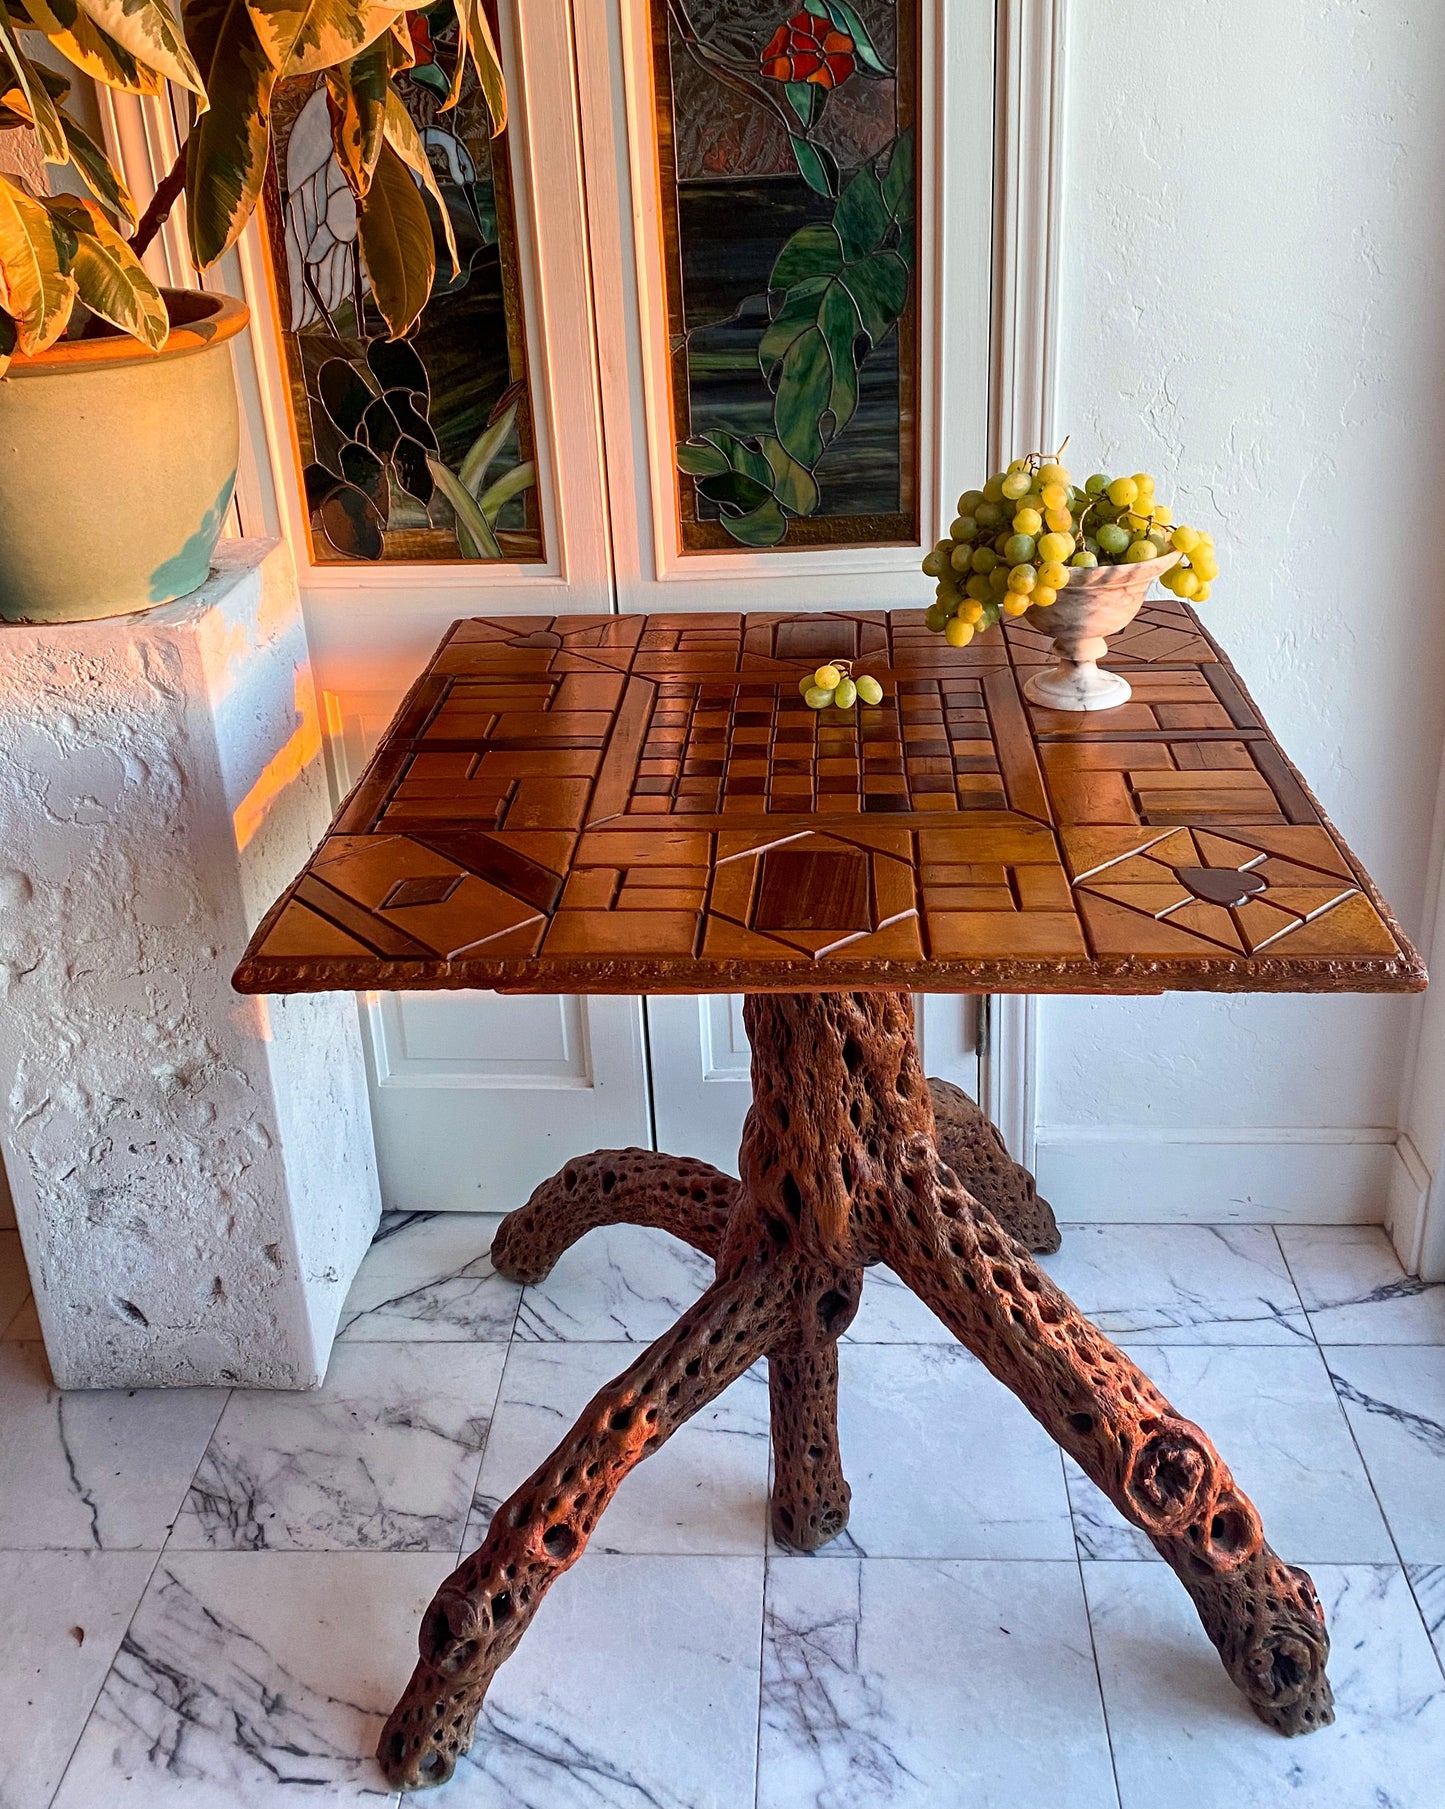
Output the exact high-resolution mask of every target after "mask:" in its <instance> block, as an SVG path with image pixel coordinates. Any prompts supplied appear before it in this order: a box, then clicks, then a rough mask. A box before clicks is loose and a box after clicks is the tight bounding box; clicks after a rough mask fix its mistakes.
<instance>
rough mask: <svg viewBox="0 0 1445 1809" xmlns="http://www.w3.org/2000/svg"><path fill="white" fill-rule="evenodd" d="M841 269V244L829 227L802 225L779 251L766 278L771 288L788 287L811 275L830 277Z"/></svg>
mask: <svg viewBox="0 0 1445 1809" xmlns="http://www.w3.org/2000/svg"><path fill="white" fill-rule="evenodd" d="M842 268H843V246H842V243H841V241H840V240H839V238H838V234H837V233H836V232H835V231H834V229H833V228H832V227H831V226H828V225H822V226H804V227H802V228H800V229H799V230H798V231H797V232H795V233H794V234H793V236H792V238H791V239H789V240H788V242H787V244H786V245H784V247H783V249H782V250H781V251H780V252H779V253H778V261H777V262H776V263H775V264H774V265H773V270H772V274H771V276H769V278H768V287H769V288H770V289H791V288H792V286H793V284H794V283H800V282H803V281H805V280H806V279H807V278H808V277H810V276H833V275H835V274H836V273H837V272H838V271H839V270H841V269H842Z"/></svg>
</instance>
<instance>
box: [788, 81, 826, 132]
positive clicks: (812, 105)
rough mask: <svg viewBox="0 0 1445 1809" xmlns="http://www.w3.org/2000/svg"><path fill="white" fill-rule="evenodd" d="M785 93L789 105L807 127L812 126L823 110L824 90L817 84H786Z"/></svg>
mask: <svg viewBox="0 0 1445 1809" xmlns="http://www.w3.org/2000/svg"><path fill="white" fill-rule="evenodd" d="M783 93H784V94H785V95H786V96H787V98H788V105H789V106H790V107H791V108H792V109H793V111H794V113H796V114H797V116H798V118H799V119H800V120H802V122H803V124H804V125H805V126H811V125H812V124H813V122H814V120H816V119H817V117H818V115H819V113H820V112H821V111H822V109H823V90H822V89H821V88H820V87H819V86H818V84H817V83H816V82H784V83H783Z"/></svg>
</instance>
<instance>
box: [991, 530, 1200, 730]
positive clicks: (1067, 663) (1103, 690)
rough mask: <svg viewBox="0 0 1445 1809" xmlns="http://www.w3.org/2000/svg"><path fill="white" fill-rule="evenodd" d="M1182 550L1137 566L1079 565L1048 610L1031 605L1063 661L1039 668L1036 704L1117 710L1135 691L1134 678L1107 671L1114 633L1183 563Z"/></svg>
mask: <svg viewBox="0 0 1445 1809" xmlns="http://www.w3.org/2000/svg"><path fill="white" fill-rule="evenodd" d="M1179 558H1180V555H1179V554H1178V553H1177V552H1168V553H1164V554H1162V555H1161V556H1160V557H1159V558H1158V559H1142V560H1140V561H1139V562H1138V563H1137V564H1135V565H1096V566H1092V567H1090V568H1088V569H1078V568H1075V569H1074V570H1071V571H1070V573H1069V582H1068V586H1067V588H1066V589H1064V590H1061V591H1060V592H1059V593H1058V595H1057V596H1056V597H1055V599H1054V601H1053V602H1052V603H1051V604H1049V606H1048V608H1047V609H1031V610H1030V611H1029V613H1028V620H1029V622H1030V623H1031V624H1032V626H1033V627H1035V628H1037V629H1038V630H1039V632H1040V633H1041V634H1049V635H1052V636H1053V639H1054V652H1055V653H1056V654H1057V655H1058V663H1057V664H1056V665H1053V666H1050V667H1049V668H1048V670H1047V671H1044V672H1036V673H1035V674H1034V676H1033V677H1032V678H1031V679H1029V680H1028V682H1027V683H1026V684H1025V686H1024V691H1025V693H1026V694H1027V695H1028V696H1029V697H1031V698H1032V699H1033V701H1034V702H1035V703H1038V704H1045V705H1047V706H1048V708H1049V709H1051V710H1112V709H1115V708H1117V706H1118V705H1119V704H1121V703H1127V702H1128V701H1129V698H1130V697H1131V696H1132V692H1131V690H1130V687H1129V681H1128V679H1126V678H1123V677H1121V676H1120V674H1119V673H1117V672H1103V671H1101V670H1100V669H1099V661H1100V660H1101V659H1103V657H1104V655H1105V654H1106V653H1107V652H1108V651H1109V638H1108V637H1109V636H1110V635H1111V634H1118V632H1119V630H1120V629H1121V628H1127V627H1128V626H1129V624H1130V623H1131V622H1132V621H1133V620H1134V618H1135V616H1137V615H1138V613H1139V611H1140V608H1141V607H1142V606H1143V602H1144V598H1145V595H1146V594H1147V592H1148V589H1149V586H1150V585H1151V584H1152V583H1153V582H1154V580H1155V579H1156V578H1158V577H1160V576H1161V575H1162V574H1163V573H1164V572H1167V571H1168V570H1169V568H1170V566H1172V565H1176V564H1178V562H1179Z"/></svg>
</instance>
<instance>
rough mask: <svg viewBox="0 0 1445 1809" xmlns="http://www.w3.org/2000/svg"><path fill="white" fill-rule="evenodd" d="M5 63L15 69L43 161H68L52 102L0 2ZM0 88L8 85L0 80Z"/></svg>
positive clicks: (0, 54)
mask: <svg viewBox="0 0 1445 1809" xmlns="http://www.w3.org/2000/svg"><path fill="white" fill-rule="evenodd" d="M5 63H9V65H10V67H11V68H12V69H13V70H14V71H15V80H16V82H17V83H18V84H19V95H20V98H21V99H22V100H23V102H24V105H25V107H26V109H27V111H28V113H29V116H30V121H31V124H32V125H33V126H34V127H35V136H36V137H37V138H38V139H39V140H40V150H41V154H42V155H43V157H44V158H45V161H46V162H47V163H68V162H69V160H70V152H69V151H68V150H67V149H66V144H65V128H64V127H63V126H62V125H61V123H60V115H59V114H58V113H57V112H56V110H55V102H54V101H53V100H51V98H50V92H49V90H48V89H47V88H46V86H45V84H44V82H42V81H41V79H40V77H39V75H38V74H37V73H36V71H35V70H34V68H32V66H31V63H30V59H29V58H28V57H27V56H26V54H25V52H24V51H23V50H22V49H21V48H20V39H19V36H18V35H17V33H16V30H15V26H14V24H13V23H12V21H11V18H10V15H9V13H7V12H6V10H5V8H4V6H3V5H0V68H3V67H4V64H5ZM0 87H5V88H8V87H9V84H8V83H6V82H0ZM10 105H12V106H13V105H14V103H13V102H11V103H10Z"/></svg>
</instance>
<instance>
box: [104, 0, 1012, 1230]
mask: <svg viewBox="0 0 1445 1809" xmlns="http://www.w3.org/2000/svg"><path fill="white" fill-rule="evenodd" d="M500 11H501V24H502V30H501V34H500V43H501V48H502V52H503V57H504V61H505V62H506V65H507V73H508V80H509V87H510V90H511V95H512V126H511V129H510V131H509V133H508V136H507V140H506V143H507V146H508V154H509V157H510V167H511V172H512V183H513V188H514V190H515V211H516V221H517V240H518V246H519V256H520V263H521V270H520V287H521V290H522V293H523V296H524V303H525V311H526V325H527V353H528V364H529V372H530V382H531V389H532V396H533V409H534V420H535V426H536V442H537V465H538V491H539V497H540V501H541V508H542V513H543V517H544V521H545V525H546V544H547V549H548V558H547V561H546V563H545V565H537V564H530V565H514V566H509V565H506V564H503V563H500V562H497V563H489V564H485V565H480V564H475V563H473V564H468V565H452V566H431V567H428V566H425V565H413V566H400V567H398V566H394V565H393V566H381V567H373V568H369V569H358V568H356V567H354V566H336V565H330V566H307V565H305V564H304V561H305V558H306V554H305V548H306V546H307V535H306V532H305V503H304V500H303V498H302V495H301V492H300V487H299V482H298V474H297V464H296V459H295V456H294V451H293V446H292V441H291V433H290V428H289V424H288V415H287V398H286V389H285V379H284V372H283V363H282V358H281V355H280V346H279V343H278V340H277V336H276V330H275V324H274V317H273V314H272V309H271V299H270V294H269V289H268V284H267V280H266V273H265V268H264V264H263V261H262V258H261V255H260V251H259V248H258V241H257V237H256V234H255V232H254V231H253V232H252V233H251V234H249V235H248V236H247V238H246V239H245V240H244V241H243V244H242V248H241V253H240V258H239V264H238V265H237V266H236V267H234V268H231V269H224V268H223V270H222V272H221V280H222V282H223V283H224V284H225V285H226V286H229V287H232V288H234V287H236V286H243V287H244V290H245V292H246V295H247V298H248V300H249V301H250V302H251V306H252V312H253V329H252V334H251V340H250V347H249V356H250V358H251V360H252V361H253V363H252V366H251V367H249V368H245V369H243V372H242V376H243V391H244V399H245V403H246V408H247V415H248V422H249V426H250V435H249V438H250V443H251V447H252V451H253V454H254V457H253V459H252V460H251V469H250V474H249V479H248V485H247V486H246V487H245V488H246V493H245V495H243V497H242V502H243V505H244V507H243V521H244V526H245V531H247V532H257V531H268V532H280V533H282V534H284V535H285V536H286V538H287V539H288V541H289V542H290V544H291V545H292V546H293V547H294V548H296V549H297V554H298V558H300V559H301V560H302V561H303V570H302V572H301V582H302V588H303V593H304V596H305V601H306V609H307V619H308V626H309V630H310V635H311V645H312V655H313V663H314V666H315V669H316V676H317V680H318V684H319V688H320V690H321V692H322V695H323V697H324V699H325V708H326V713H327V721H328V728H329V750H330V755H331V759H332V765H333V779H334V781H335V783H336V786H337V791H338V796H339V795H340V792H341V791H343V790H344V789H345V787H346V786H347V785H348V784H349V783H350V782H351V780H352V779H354V778H355V777H356V775H357V774H358V773H359V771H360V768H361V765H362V764H363V763H364V760H365V758H366V756H367V754H368V753H369V752H370V749H371V747H372V746H373V745H374V743H375V740H376V738H377V736H378V735H379V734H380V732H381V730H382V729H383V728H384V727H385V724H386V722H387V720H388V718H389V716H390V714H391V712H392V710H393V709H394V707H395V705H396V703H397V702H398V701H399V699H400V697H401V696H402V694H403V693H404V691H405V689H406V687H407V686H408V685H409V684H410V682H411V680H412V679H413V678H414V676H415V675H416V673H417V672H418V671H419V670H420V669H421V667H422V666H423V664H424V663H425V661H426V659H427V657H428V655H429V654H430V652H431V651H432V649H433V647H434V646H435V644H436V642H437V640H438V639H439V637H440V635H441V633H442V632H443V631H444V629H445V627H446V626H447V625H448V624H450V622H451V621H452V620H454V619H455V618H456V617H457V616H461V615H467V614H487V615H500V614H537V613H553V612H558V613H561V612H586V611H597V610H610V609H617V608H621V609H625V610H651V611H660V610H693V609H707V608H714V609H715V608H726V609H728V610H749V609H777V608H791V609H808V608H817V609H827V608H829V607H848V606H849V605H851V606H853V607H858V606H859V605H863V606H867V607H883V606H906V605H916V604H919V603H921V602H923V601H926V599H927V596H928V593H929V584H928V581H927V580H926V579H925V578H924V577H923V576H922V574H921V572H920V571H919V559H920V556H921V554H922V553H923V551H924V550H925V548H926V546H927V545H929V544H931V543H932V540H933V538H934V536H935V534H936V533H937V531H938V529H939V526H940V523H942V522H946V521H947V519H948V517H949V515H950V514H951V510H952V499H953V497H955V496H956V495H957V494H958V492H959V491H960V490H961V489H962V488H964V487H966V485H967V484H968V483H970V482H972V481H974V479H975V478H976V476H977V474H978V472H979V470H981V469H982V468H983V465H984V462H985V459H986V457H987V454H988V450H989V448H988V432H989V419H990V411H989V389H990V365H989V359H990V352H989V347H990V319H989V308H990V270H991V266H992V251H991V248H992V233H993V192H992V188H993V185H992V158H993V84H994V12H993V5H992V0H924V4H923V7H922V36H921V40H920V43H919V46H918V50H919V57H918V64H919V67H920V68H921V69H922V70H923V71H924V72H925V75H924V78H923V81H922V85H921V92H920V96H919V106H918V112H917V118H916V137H917V143H918V157H917V167H918V199H917V213H916V219H917V235H916V236H917V254H916V274H915V281H916V283H917V285H918V288H917V294H918V297H919V300H920V306H919V310H918V346H919V376H920V380H919V382H918V385H917V395H916V417H917V444H918V448H919V468H918V476H917V490H916V494H917V499H918V520H919V532H918V533H917V535H916V536H915V537H914V538H912V539H908V540H906V541H900V542H898V543H895V544H890V545H883V546H870V547H858V548H846V547H845V548H837V547H835V548H832V549H828V550H817V551H807V552H777V553H765V552H764V553H750V554H749V555H748V556H746V557H739V556H738V555H737V554H718V553H710V554H709V553H703V554H699V553H696V552H684V551H683V550H682V548H681V546H680V544H679V538H678V529H677V519H676V517H677V492H676V488H675V482H676V480H675V476H674V458H675V449H674V437H673V432H672V425H671V422H670V419H669V416H668V406H667V399H666V394H665V392H666V381H665V379H666V361H667V359H668V356H669V343H668V330H667V312H666V305H665V294H664V283H663V277H662V269H663V264H662V261H661V257H660V253H659V246H658V233H659V230H660V227H659V210H658V206H657V199H656V197H657V192H658V191H657V180H658V171H657V162H656V159H657V146H656V134H655V132H654V130H653V123H652V91H651V87H650V82H649V80H648V79H647V74H646V71H647V67H648V63H647V59H648V31H649V20H650V18H651V16H652V10H651V6H650V4H649V0H525V5H524V4H523V0H500ZM780 16H781V15H780ZM945 95H946V96H947V104H946V105H945ZM122 99H124V97H122ZM113 136H114V134H113ZM163 136H164V135H163V134H162V137H163ZM126 165H127V169H128V170H129V171H130V172H131V173H132V174H133V175H134V176H135V178H136V180H135V181H133V183H132V186H133V187H135V188H136V189H137V191H138V193H139V196H140V199H141V200H142V201H144V199H145V198H146V197H147V195H148V194H149V192H150V188H151V183H150V182H149V181H147V180H146V172H145V171H144V170H143V169H138V168H136V165H135V161H134V160H133V159H132V158H130V157H127V158H126ZM363 1011H364V1021H365V1023H366V1026H367V1029H368V1034H369V1042H370V1058H371V1067H372V1083H373V1097H374V1116H375V1124H376V1133H377V1145H378V1155H379V1162H380V1168H381V1176H382V1185H383V1194H384V1198H385V1200H386V1203H387V1205H388V1206H390V1207H394V1208H407V1209H441V1210H467V1209H471V1210H475V1209H478V1208H508V1207H511V1206H513V1205H516V1204H517V1203H519V1202H520V1201H521V1200H522V1199H524V1198H525V1197H526V1194H527V1193H528V1192H529V1191H530V1189H531V1187H532V1186H533V1185H535V1183H536V1182H537V1180H539V1179H540V1178H542V1177H543V1176H544V1175H546V1174H547V1173H549V1172H551V1171H552V1170H554V1169H555V1168H556V1167H557V1166H558V1165H559V1164H560V1162H561V1161H562V1160H563V1159H565V1157H566V1156H567V1155H569V1154H571V1153H574V1152H577V1151H580V1150H583V1149H586V1148H590V1147H596V1146H605V1145H609V1144H611V1145H620V1144H627V1143H644V1144H645V1143H648V1142H650V1141H651V1136H652V1124H653V1108H654V1105H655V1109H656V1127H657V1134H658V1137H659V1140H660V1142H661V1144H662V1146H663V1147H670V1148H672V1149H675V1150H677V1151H679V1152H681V1153H686V1152H693V1153H697V1154H702V1155H707V1156H708V1157H710V1158H711V1159H712V1160H714V1161H717V1162H719V1163H721V1164H723V1165H726V1166H729V1167H730V1166H732V1164H733V1163H734V1161H735V1159H736V1146H737V1134H738V1130H739V1128H740V1125H741V1119H742V1114H743V1111H744V1109H745V1106H746V1091H747V1089H746V1075H747V1054H746V1043H745V1038H744V1037H743V1035H742V1029H741V1012H740V1005H739V1002H738V1001H737V1000H734V999H726V998H720V999H703V1000H698V999H668V1000H654V1001H652V1002H651V1003H650V1005H649V1006H648V1008H647V1010H646V1013H645V1012H644V1007H643V1004H642V1002H641V1001H639V1000H635V999H593V1000H581V999H560V1000H559V999H508V998H502V997H499V996H496V995H490V994H474V993H472V994H469V993H458V994H451V995H395V996H393V995H384V996H376V997H368V998H367V999H366V1000H364V1001H363ZM973 1021H974V1020H973V1008H972V1006H971V1004H970V1003H969V1002H968V1001H964V1000H959V999H937V1000H931V1001H928V1002H927V1003H926V1005H925V1007H924V1011H923V1016H922V1026H921V1027H922V1031H923V1036H924V1046H925V1057H926V1060H927V1062H928V1065H929V1068H930V1071H931V1072H933V1073H941V1074H945V1075H947V1076H948V1077H950V1078H955V1079H958V1080H960V1081H961V1082H962V1083H963V1084H965V1085H968V1084H970V1082H971V1081H973V1080H974V1078H975V1074H976V1068H977V1062H976V1056H975V1055H974V1053H973V1050H974V1035H973V1030H972V1025H973ZM649 1037H650V1048H649ZM649 1087H651V1090H652V1095H653V1097H650V1096H649Z"/></svg>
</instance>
